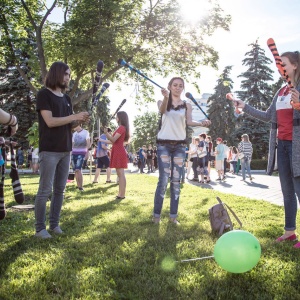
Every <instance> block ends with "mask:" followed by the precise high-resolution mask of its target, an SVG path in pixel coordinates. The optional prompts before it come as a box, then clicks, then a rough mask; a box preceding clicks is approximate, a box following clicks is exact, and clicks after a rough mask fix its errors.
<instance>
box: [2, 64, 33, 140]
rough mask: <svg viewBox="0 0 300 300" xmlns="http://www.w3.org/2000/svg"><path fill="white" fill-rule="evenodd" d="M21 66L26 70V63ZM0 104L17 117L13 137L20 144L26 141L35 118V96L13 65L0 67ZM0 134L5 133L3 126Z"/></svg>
mask: <svg viewBox="0 0 300 300" xmlns="http://www.w3.org/2000/svg"><path fill="white" fill-rule="evenodd" d="M21 68H22V69H23V70H24V72H27V71H28V70H27V66H26V64H23V65H22V66H21ZM0 106H1V108H2V109H4V110H5V111H7V112H9V113H11V114H14V115H15V116H16V117H17V119H18V123H19V124H18V131H17V133H16V134H15V136H14V138H17V139H18V141H19V143H20V144H22V145H23V144H24V143H27V141H26V138H25V136H26V134H27V130H28V128H29V127H31V126H32V125H33V123H34V122H35V121H36V120H37V114H36V112H35V98H34V96H33V94H32V93H31V91H30V89H29V87H28V86H27V85H26V83H25V81H24V80H23V78H22V77H21V76H20V74H19V72H18V70H17V69H16V68H15V67H11V68H8V69H6V68H2V67H0ZM0 134H1V135H2V136H3V135H5V129H4V126H2V127H1V132H0Z"/></svg>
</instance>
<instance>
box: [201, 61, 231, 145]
mask: <svg viewBox="0 0 300 300" xmlns="http://www.w3.org/2000/svg"><path fill="white" fill-rule="evenodd" d="M231 69H232V66H227V67H225V69H224V70H223V72H222V74H221V75H220V77H219V79H218V80H217V85H216V87H215V89H214V90H215V93H214V94H213V95H211V96H210V97H209V98H208V101H207V103H208V105H209V107H208V110H207V113H208V116H209V118H210V119H211V120H212V124H211V125H210V127H209V131H208V134H209V135H211V136H212V138H213V139H215V138H217V137H221V138H222V139H224V140H227V141H228V144H232V143H233V139H232V133H233V132H234V128H235V118H234V115H233V112H234V107H233V103H232V101H229V100H227V99H226V94H227V93H230V91H231V90H232V87H233V86H232V84H233V81H232V79H231V78H230V72H231Z"/></svg>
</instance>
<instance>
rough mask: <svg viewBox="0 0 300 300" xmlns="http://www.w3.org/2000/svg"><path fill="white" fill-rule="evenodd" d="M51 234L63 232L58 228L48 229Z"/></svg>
mask: <svg viewBox="0 0 300 300" xmlns="http://www.w3.org/2000/svg"><path fill="white" fill-rule="evenodd" d="M50 230H51V232H53V233H55V234H63V233H64V232H63V231H62V230H61V228H60V226H56V227H55V228H54V229H50Z"/></svg>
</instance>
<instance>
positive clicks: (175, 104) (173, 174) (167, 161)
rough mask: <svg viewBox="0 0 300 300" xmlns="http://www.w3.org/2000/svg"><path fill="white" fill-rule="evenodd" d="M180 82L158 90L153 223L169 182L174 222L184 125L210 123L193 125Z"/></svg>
mask: <svg viewBox="0 0 300 300" xmlns="http://www.w3.org/2000/svg"><path fill="white" fill-rule="evenodd" d="M183 90H184V81H183V79H182V78H180V77H174V78H172V79H171V81H170V82H169V84H168V90H167V89H162V91H161V92H162V95H163V96H164V99H163V100H160V101H158V103H157V105H158V108H159V112H160V113H161V115H162V118H161V124H160V128H159V132H158V134H157V141H156V143H157V158H158V169H159V179H158V183H157V188H156V192H155V197H154V219H153V221H154V223H159V222H160V214H161V210H162V205H163V201H164V197H165V193H166V189H167V185H168V180H169V178H170V179H171V183H170V194H171V203H170V221H171V222H173V223H175V224H179V222H178V221H177V219H176V218H177V212H178V203H179V194H180V177H181V172H182V168H183V165H184V159H185V147H186V126H209V125H210V121H209V120H206V121H202V122H196V121H193V120H192V106H191V104H189V103H186V102H185V101H183V100H181V97H180V96H181V93H182V92H183Z"/></svg>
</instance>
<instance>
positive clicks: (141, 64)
mask: <svg viewBox="0 0 300 300" xmlns="http://www.w3.org/2000/svg"><path fill="white" fill-rule="evenodd" d="M211 3H212V8H211V11H210V13H209V15H207V16H206V17H205V18H203V19H202V20H199V22H198V23H197V24H195V25H191V24H188V23H187V22H185V21H184V19H183V18H182V16H181V15H180V7H179V5H178V3H177V1H174V0H172V1H171V0H156V1H152V0H144V1H141V0H121V1H120V0H101V1H99V0H82V1H72V0H61V1H59V0H55V1H53V3H52V5H51V7H46V6H45V3H44V1H42V0H21V1H13V0H6V3H5V4H0V22H1V25H2V26H1V34H2V40H1V44H0V47H1V49H2V50H3V51H4V53H5V55H4V57H3V59H2V63H3V64H4V63H5V64H6V63H7V61H9V62H10V64H11V65H14V66H15V67H16V68H17V69H18V70H19V72H20V74H21V75H22V77H23V78H24V80H25V82H26V83H27V84H28V86H29V87H30V89H31V90H32V92H33V93H36V92H37V89H38V88H40V86H41V85H42V82H43V79H44V78H45V76H46V73H47V68H48V67H49V65H50V64H51V63H52V62H53V61H55V60H63V61H65V62H66V63H68V64H69V65H70V67H71V70H72V77H73V79H74V85H73V88H72V90H71V91H70V96H71V97H72V101H73V103H74V104H76V103H78V102H80V101H82V100H86V99H88V98H89V97H90V96H91V92H92V90H91V85H92V84H91V82H92V78H93V77H94V74H93V73H94V70H95V68H96V64H97V61H98V60H99V59H101V60H103V61H104V63H105V67H104V72H103V74H104V76H103V81H106V80H108V79H109V80H111V81H115V80H117V81H121V80H122V81H123V82H126V81H127V80H129V81H130V80H134V78H135V77H136V76H137V75H136V74H134V73H132V72H130V71H129V70H125V69H124V70H122V72H117V71H118V70H119V69H120V68H121V67H120V66H118V65H117V60H118V59H119V58H124V59H125V60H126V61H127V62H129V63H132V64H133V65H134V66H135V67H136V68H138V69H141V70H143V72H146V73H151V72H152V74H153V75H156V74H159V75H162V76H167V75H168V74H170V73H175V72H177V73H178V75H181V76H183V77H185V78H188V77H190V76H192V77H196V78H199V77H200V73H199V72H198V71H197V69H196V68H191V66H198V65H210V66H213V67H216V64H217V60H218V54H217V52H216V51H215V50H214V49H213V48H212V47H211V46H209V45H207V44H206V43H205V42H204V38H205V36H210V35H212V34H213V32H214V31H215V30H216V29H217V28H223V29H225V30H228V28H229V27H228V26H229V23H230V16H228V15H225V14H224V13H223V11H222V9H221V7H220V6H219V5H218V3H217V2H215V1H211ZM55 6H60V7H62V9H63V10H64V12H65V18H64V20H63V23H61V24H53V23H51V22H49V21H48V20H47V18H48V16H49V14H50V13H51V12H52V11H53V8H54V7H55ZM32 38H34V42H32V41H31V40H32ZM18 49H19V50H22V51H26V53H27V54H28V56H29V59H28V64H29V66H30V68H31V72H32V73H34V76H31V77H30V78H28V76H27V75H28V74H25V73H24V72H22V70H21V68H20V59H19V57H18V55H16V50H18ZM153 70H155V72H154V71H153ZM32 78H34V79H32ZM141 84H142V85H143V86H144V88H143V89H142V91H143V95H142V96H143V97H144V99H149V98H150V97H149V96H150V95H149V94H151V92H152V89H153V87H152V86H151V85H150V84H149V82H147V81H145V80H143V81H141ZM78 87H79V88H80V89H82V90H85V92H84V93H81V94H79V95H78V94H76V90H77V89H78ZM146 87H147V88H146Z"/></svg>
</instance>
